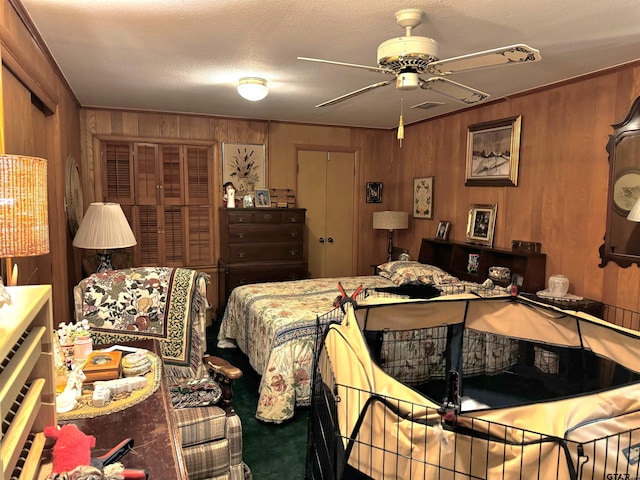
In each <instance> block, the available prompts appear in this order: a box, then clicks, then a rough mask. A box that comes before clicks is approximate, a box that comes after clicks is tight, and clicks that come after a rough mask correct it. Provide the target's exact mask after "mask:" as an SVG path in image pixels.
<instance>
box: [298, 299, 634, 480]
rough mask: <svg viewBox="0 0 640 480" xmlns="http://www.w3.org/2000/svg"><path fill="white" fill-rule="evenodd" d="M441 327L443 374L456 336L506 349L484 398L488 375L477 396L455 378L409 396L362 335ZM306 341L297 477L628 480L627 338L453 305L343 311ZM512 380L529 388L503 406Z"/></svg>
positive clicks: (518, 310)
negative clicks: (304, 440)
mask: <svg viewBox="0 0 640 480" xmlns="http://www.w3.org/2000/svg"><path fill="white" fill-rule="evenodd" d="M365 319H366V322H367V326H365ZM443 326H444V327H446V328H447V329H448V335H447V344H448V345H447V349H446V352H447V353H446V356H447V363H448V365H451V366H452V368H454V369H455V368H456V365H458V366H459V365H461V364H462V356H463V355H464V353H465V350H466V348H467V346H464V342H463V330H473V331H475V332H482V333H491V334H492V335H499V336H502V337H505V338H508V339H509V340H511V341H517V342H518V349H519V351H520V354H519V355H518V362H517V364H516V365H513V366H511V367H509V368H508V369H507V371H504V372H502V375H503V376H505V377H506V378H507V379H508V380H507V382H506V383H505V384H503V385H502V387H501V389H500V390H501V391H500V392H498V393H499V394H498V395H489V394H488V393H490V388H488V387H487V386H488V385H490V384H491V383H494V380H495V375H496V374H494V375H492V376H489V377H486V378H485V379H484V383H485V387H484V389H481V388H479V387H478V385H477V384H474V382H473V377H471V378H467V376H465V375H459V374H458V373H457V372H455V370H452V371H451V372H453V373H450V374H448V376H449V380H450V381H449V382H448V383H447V384H446V388H445V390H444V393H443V394H442V396H441V394H440V393H434V392H438V389H437V388H436V389H435V390H426V392H427V393H425V391H421V390H418V389H416V388H414V387H409V386H407V385H405V384H404V383H403V382H400V381H398V380H397V379H396V378H394V376H391V375H389V374H388V373H386V372H385V371H384V369H383V368H381V367H380V366H379V365H378V364H377V363H376V361H374V358H373V357H372V355H371V349H370V348H369V346H368V345H367V341H366V335H364V334H363V333H366V331H367V329H371V330H374V331H381V330H385V329H387V328H391V329H395V330H398V331H404V332H410V331H413V330H421V329H431V328H442V327H443ZM319 335H321V337H320V338H321V340H319V347H318V357H317V359H316V362H315V365H316V372H315V376H314V379H315V382H314V387H313V397H312V398H313V401H312V407H311V413H310V417H311V422H310V442H309V445H310V452H309V455H308V456H307V459H308V463H307V475H306V477H305V478H309V479H335V480H338V479H342V478H349V479H350V480H354V479H368V480H370V479H385V480H391V479H403V480H410V479H420V480H422V479H424V478H438V479H442V480H447V479H451V480H453V479H456V480H461V479H486V480H489V479H491V480H494V479H503V480H504V479H512V478H544V479H546V478H562V479H571V480H577V479H587V478H588V479H591V480H595V479H597V480H605V479H611V478H639V475H640V390H639V385H640V367H639V366H638V361H637V359H638V356H640V333H639V332H637V331H633V330H629V329H626V328H623V327H618V326H616V325H613V324H610V323H607V322H605V321H603V320H601V319H598V318H595V317H592V316H590V315H587V314H584V313H581V312H575V311H566V310H560V309H558V308H554V307H549V306H548V305H542V304H539V303H536V302H532V301H530V300H527V299H524V298H521V297H513V298H508V299H505V298H493V299H486V298H478V297H477V296H471V295H458V296H449V297H439V298H435V299H431V300H425V301H418V302H415V301H414V302H411V303H409V302H406V301H398V300H395V301H394V302H393V303H390V304H386V305H370V306H365V307H363V306H358V307H357V308H356V309H352V308H349V310H348V312H347V314H346V316H345V317H344V318H343V319H342V320H341V321H340V322H337V323H332V324H330V325H329V326H327V327H326V328H322V329H320V328H319ZM487 354H488V351H487ZM424 357H425V358H428V357H429V352H425V355H424ZM480 360H481V359H480ZM345 364H348V365H350V368H343V367H342V366H343V365H345ZM458 368H459V367H458ZM498 376H499V375H498ZM518 382H520V383H521V384H523V385H526V384H530V385H532V386H533V388H531V389H530V390H531V391H530V392H527V393H526V394H523V395H522V397H523V398H513V397H510V396H509V395H505V393H506V392H505V390H506V389H507V388H508V387H509V385H510V384H515V383H518ZM540 390H548V392H540ZM469 394H471V395H470V397H471V398H469V400H472V402H471V406H470V407H465V405H464V403H465V402H463V401H462V400H463V398H464V396H469ZM524 397H528V398H524ZM531 397H536V398H531Z"/></svg>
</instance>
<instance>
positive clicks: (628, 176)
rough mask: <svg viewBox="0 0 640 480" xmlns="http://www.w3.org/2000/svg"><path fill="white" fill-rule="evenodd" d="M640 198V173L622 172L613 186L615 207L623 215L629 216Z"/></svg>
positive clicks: (636, 171)
mask: <svg viewBox="0 0 640 480" xmlns="http://www.w3.org/2000/svg"><path fill="white" fill-rule="evenodd" d="M638 198H640V171H638V170H628V171H626V172H622V173H621V174H620V175H618V178H616V181H615V182H614V184H613V205H614V207H615V208H616V210H617V211H618V212H620V213H621V214H622V215H627V214H628V213H629V211H630V210H631V208H633V205H634V204H635V203H636V200H637V199H638Z"/></svg>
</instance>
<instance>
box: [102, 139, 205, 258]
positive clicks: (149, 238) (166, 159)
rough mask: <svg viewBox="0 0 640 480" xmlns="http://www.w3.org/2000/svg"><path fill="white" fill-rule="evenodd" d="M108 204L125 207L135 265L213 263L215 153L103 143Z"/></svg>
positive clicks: (181, 147) (188, 147)
mask: <svg viewBox="0 0 640 480" xmlns="http://www.w3.org/2000/svg"><path fill="white" fill-rule="evenodd" d="M103 152H104V159H105V163H104V164H103V168H104V170H105V172H106V173H107V175H106V176H107V180H106V185H105V186H104V189H105V192H107V196H106V199H107V201H113V202H117V203H120V204H121V205H122V207H123V210H124V211H125V215H126V216H127V218H128V219H129V221H130V224H131V228H132V229H133V232H134V234H135V236H136V240H137V242H138V244H137V245H136V246H135V247H134V248H133V261H134V265H143V266H153V265H163V266H169V267H177V266H194V267H195V266H210V265H213V264H214V241H213V240H212V239H213V236H214V231H213V225H214V223H213V207H212V205H213V203H214V202H213V188H211V185H213V181H214V178H213V172H212V165H213V150H212V148H211V147H209V146H197V145H173V144H152V143H145V142H138V143H127V142H104V144H103Z"/></svg>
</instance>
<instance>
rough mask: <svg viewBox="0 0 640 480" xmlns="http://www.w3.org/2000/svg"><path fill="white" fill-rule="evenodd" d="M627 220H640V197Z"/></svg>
mask: <svg viewBox="0 0 640 480" xmlns="http://www.w3.org/2000/svg"><path fill="white" fill-rule="evenodd" d="M627 220H631V221H632V222H640V198H639V199H638V200H636V203H635V204H634V205H633V208H632V209H631V211H630V212H629V215H627Z"/></svg>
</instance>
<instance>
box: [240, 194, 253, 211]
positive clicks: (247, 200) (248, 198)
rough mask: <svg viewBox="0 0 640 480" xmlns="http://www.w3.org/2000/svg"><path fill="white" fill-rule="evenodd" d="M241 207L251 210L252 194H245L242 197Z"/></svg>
mask: <svg viewBox="0 0 640 480" xmlns="http://www.w3.org/2000/svg"><path fill="white" fill-rule="evenodd" d="M242 206H243V207H244V208H253V192H247V193H245V194H244V197H242Z"/></svg>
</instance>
